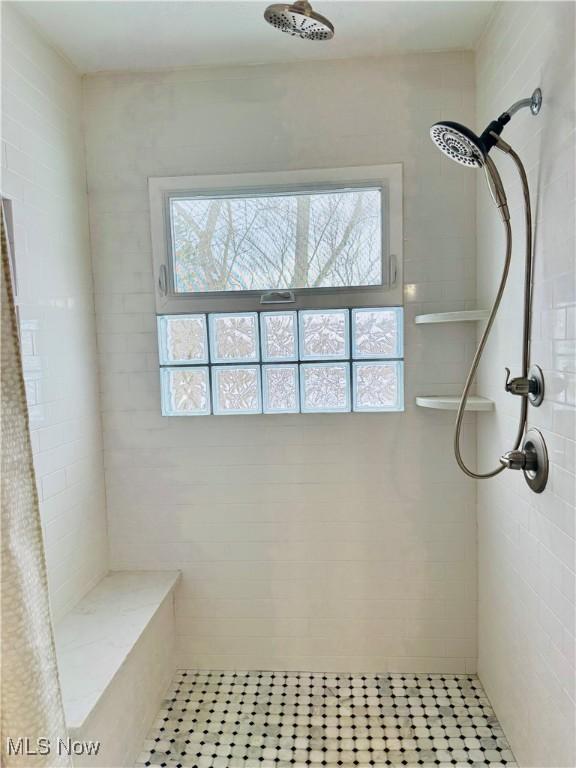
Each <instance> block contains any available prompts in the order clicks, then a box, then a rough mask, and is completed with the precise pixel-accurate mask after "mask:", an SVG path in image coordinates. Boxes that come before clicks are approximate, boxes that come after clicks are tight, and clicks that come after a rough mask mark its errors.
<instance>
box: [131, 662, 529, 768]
mask: <svg viewBox="0 0 576 768" xmlns="http://www.w3.org/2000/svg"><path fill="white" fill-rule="evenodd" d="M143 765H146V766H169V767H170V768H178V767H179V766H181V767H182V768H303V767H304V766H316V765H318V766H320V765H324V766H339V765H343V766H357V765H360V766H389V765H404V766H422V765H425V766H446V767H447V766H450V767H451V768H452V766H462V768H469V766H471V765H472V766H497V765H498V766H499V765H507V766H515V765H516V763H515V762H514V756H513V755H512V752H511V751H510V748H509V746H508V744H507V742H506V739H505V737H504V733H503V731H502V728H501V727H500V724H499V722H498V720H497V719H496V717H495V715H494V712H493V711H492V708H491V706H490V703H489V701H488V699H487V698H486V694H485V693H484V691H483V689H482V686H481V685H480V682H479V680H478V678H477V677H475V676H473V675H445V674H442V675H428V674H418V675H415V674H389V675H376V676H374V675H371V676H369V675H329V674H326V675H322V674H310V673H292V672H290V673H283V672H237V673H233V672H192V671H186V670H182V671H180V672H178V674H177V675H176V678H175V680H174V682H173V683H172V685H171V688H170V690H169V692H168V695H167V698H166V700H165V701H164V703H163V707H162V709H161V710H160V712H159V714H158V717H157V719H156V722H155V723H154V725H153V727H152V730H151V731H150V733H149V734H148V738H147V740H146V742H145V743H144V749H143V751H142V753H141V754H140V756H139V758H138V762H137V766H138V768H141V766H143Z"/></svg>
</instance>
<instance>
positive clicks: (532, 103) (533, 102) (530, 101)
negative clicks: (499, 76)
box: [502, 88, 542, 118]
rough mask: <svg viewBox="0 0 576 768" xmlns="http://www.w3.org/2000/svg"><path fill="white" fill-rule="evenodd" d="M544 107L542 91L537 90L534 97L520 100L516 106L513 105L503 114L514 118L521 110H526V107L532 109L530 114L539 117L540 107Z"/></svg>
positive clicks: (516, 102) (515, 103)
mask: <svg viewBox="0 0 576 768" xmlns="http://www.w3.org/2000/svg"><path fill="white" fill-rule="evenodd" d="M541 106H542V91H541V90H540V88H536V90H535V91H534V93H533V94H532V96H530V97H529V98H527V99H520V100H519V101H515V102H514V104H512V106H511V107H509V108H508V109H507V110H505V111H504V112H503V113H502V114H503V115H508V118H511V117H514V115H515V114H516V112H518V111H519V110H520V109H524V108H525V107H530V112H532V114H533V115H537V114H538V112H540V107H541Z"/></svg>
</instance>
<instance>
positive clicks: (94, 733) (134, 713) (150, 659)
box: [54, 571, 179, 768]
mask: <svg viewBox="0 0 576 768" xmlns="http://www.w3.org/2000/svg"><path fill="white" fill-rule="evenodd" d="M178 578H179V573H178V572H173V571H162V572H150V571H118V572H114V573H109V574H108V575H107V576H106V577H104V578H103V579H102V581H101V582H100V583H99V584H97V586H96V587H95V588H94V589H92V590H91V591H90V592H89V593H88V594H87V595H86V596H85V597H84V598H83V599H82V600H81V601H80V602H79V603H78V605H76V607H75V608H74V609H73V610H72V611H70V613H68V614H67V615H66V616H64V618H63V619H61V621H59V622H58V623H57V624H56V626H55V630H54V634H55V641H56V654H57V657H58V669H59V674H60V685H61V689H62V698H63V704H64V713H65V716H66V724H67V726H68V732H69V736H70V737H71V738H72V739H78V740H81V741H85V740H100V741H101V748H100V752H99V753H98V757H97V758H96V759H95V758H94V757H93V756H92V757H87V758H85V759H82V758H76V759H75V761H74V765H75V766H76V765H90V766H114V767H115V768H116V766H125V765H128V764H129V763H130V762H133V759H134V756H135V754H136V753H137V751H138V747H139V745H140V744H141V742H142V740H143V739H144V736H145V732H146V730H147V729H148V727H149V726H150V724H151V722H152V720H153V718H154V716H155V714H156V712H157V711H158V709H159V706H160V700H161V698H162V695H163V693H164V691H165V689H166V687H167V685H168V683H169V681H170V678H171V676H172V674H173V671H174V664H173V648H174V608H173V593H174V588H175V586H176V583H177V581H178Z"/></svg>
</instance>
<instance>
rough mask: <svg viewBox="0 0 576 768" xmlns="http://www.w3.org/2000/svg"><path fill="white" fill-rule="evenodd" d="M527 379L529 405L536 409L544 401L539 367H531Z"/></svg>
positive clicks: (542, 376)
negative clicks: (528, 383)
mask: <svg viewBox="0 0 576 768" xmlns="http://www.w3.org/2000/svg"><path fill="white" fill-rule="evenodd" d="M528 379H529V381H530V392H529V393H528V400H530V404H531V405H533V406H534V407H535V408H538V406H539V405H542V401H543V400H544V374H543V373H542V368H540V366H539V365H533V366H532V367H531V368H530V370H529V371H528Z"/></svg>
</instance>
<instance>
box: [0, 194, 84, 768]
mask: <svg viewBox="0 0 576 768" xmlns="http://www.w3.org/2000/svg"><path fill="white" fill-rule="evenodd" d="M0 218H1V228H2V234H1V239H2V274H1V278H2V280H1V282H2V294H1V297H0V300H1V305H2V322H1V326H2V328H1V344H2V347H1V362H2V370H1V385H2V413H1V416H2V475H1V482H2V492H1V497H2V518H1V520H2V528H1V540H2V590H1V599H2V607H1V619H2V629H1V639H2V648H1V651H2V653H1V662H2V667H1V675H2V677H1V685H2V721H1V725H2V765H3V766H7V767H12V766H20V768H24V767H25V768H32V767H33V766H34V767H35V766H62V765H70V760H69V758H68V757H67V756H66V754H65V752H64V754H62V755H61V754H59V749H58V748H59V745H60V742H59V739H62V740H65V739H66V738H67V734H66V726H65V723H64V713H63V710H62V700H61V695H60V686H59V682H58V669H57V666H56V655H55V650H54V639H53V636H52V625H51V621H50V611H49V604H48V583H47V578H46V564H45V561H44V548H43V542H42V530H41V525H40V513H39V509H38V497H37V494H36V481H35V477H34V468H33V465H32V450H31V445H30V435H29V433H28V411H27V406H26V396H25V391H24V380H23V377H22V365H21V358H20V346H19V336H18V327H17V321H16V311H15V306H14V296H13V292H12V280H11V271H10V258H9V243H8V239H7V233H6V226H5V220H4V209H3V207H2V216H1V217H0ZM43 739H45V740H46V741H38V740H43ZM43 752H47V754H42V753H43Z"/></svg>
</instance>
